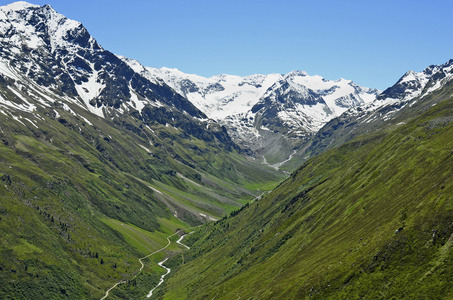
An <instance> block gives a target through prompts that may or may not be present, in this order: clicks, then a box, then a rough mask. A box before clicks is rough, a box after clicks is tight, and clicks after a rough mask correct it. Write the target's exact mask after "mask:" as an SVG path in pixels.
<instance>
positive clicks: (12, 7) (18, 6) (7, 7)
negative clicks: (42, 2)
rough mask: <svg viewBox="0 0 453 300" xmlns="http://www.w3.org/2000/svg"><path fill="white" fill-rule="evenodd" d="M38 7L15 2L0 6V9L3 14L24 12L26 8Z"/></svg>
mask: <svg viewBox="0 0 453 300" xmlns="http://www.w3.org/2000/svg"><path fill="white" fill-rule="evenodd" d="M38 7H40V6H39V5H35V4H31V3H28V2H25V1H17V2H13V3H11V4H7V5H4V6H0V9H1V10H3V11H5V12H8V11H19V10H24V9H28V8H38Z"/></svg>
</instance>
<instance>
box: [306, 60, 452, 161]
mask: <svg viewBox="0 0 453 300" xmlns="http://www.w3.org/2000/svg"><path fill="white" fill-rule="evenodd" d="M451 95H453V59H452V60H449V61H448V62H446V63H445V64H442V65H431V66H429V67H428V68H426V69H424V70H423V71H421V72H414V71H409V72H407V73H406V74H404V75H403V76H402V77H401V78H400V79H399V80H398V81H397V82H396V83H395V84H394V85H393V86H391V87H389V88H388V89H386V90H385V91H384V92H382V93H381V94H380V95H379V96H378V97H377V99H376V100H375V101H373V102H371V103H369V104H366V105H364V106H357V107H354V108H351V109H349V110H347V111H346V112H344V113H343V114H342V115H340V116H339V117H337V118H334V119H332V120H330V121H329V122H328V123H326V124H325V125H324V127H322V128H321V129H320V130H319V131H318V132H317V134H316V135H315V136H314V137H313V139H312V142H311V144H310V146H309V147H308V148H307V149H304V151H303V152H304V153H300V155H305V156H313V155H316V154H319V153H321V152H323V151H325V150H326V149H329V148H332V147H335V146H338V145H340V144H342V143H344V142H345V141H348V140H350V139H351V138H353V137H354V136H356V135H360V134H362V133H365V132H370V131H374V130H376V129H379V128H385V127H386V126H391V125H398V124H402V123H404V122H407V120H408V119H410V118H411V117H413V116H417V115H418V114H420V113H421V112H423V111H425V110H427V109H428V108H429V107H431V106H433V105H436V104H437V103H438V102H439V101H442V100H444V99H445V98H446V97H447V98H448V97H451Z"/></svg>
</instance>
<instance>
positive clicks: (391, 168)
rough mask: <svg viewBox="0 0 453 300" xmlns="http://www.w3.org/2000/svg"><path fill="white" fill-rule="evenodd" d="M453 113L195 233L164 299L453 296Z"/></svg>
mask: <svg viewBox="0 0 453 300" xmlns="http://www.w3.org/2000/svg"><path fill="white" fill-rule="evenodd" d="M434 96H436V95H434ZM434 96H433V97H434ZM437 96H438V95H437ZM452 121H453V98H449V99H447V100H445V101H443V102H440V103H438V104H437V105H435V106H433V107H431V108H429V109H428V110H426V111H424V112H423V113H422V114H421V115H419V116H418V117H416V118H413V119H406V120H405V121H404V122H401V120H400V123H398V125H392V126H391V127H387V128H384V129H381V130H377V131H375V132H373V133H370V134H367V135H362V136H360V137H357V138H355V139H353V140H351V141H349V142H347V143H345V144H343V145H342V146H340V147H338V148H336V149H333V150H330V151H328V152H325V153H323V154H321V155H318V156H316V157H314V158H312V159H310V160H309V161H307V162H306V163H305V164H304V165H303V166H301V167H300V168H299V169H298V170H297V171H296V172H294V173H293V174H292V175H291V177H290V178H289V179H287V180H286V181H285V182H284V183H282V184H281V185H279V186H278V187H277V188H276V189H275V190H273V191H272V192H271V193H269V194H268V195H267V196H266V197H263V198H262V199H260V200H258V201H254V202H253V203H251V204H250V205H247V207H245V208H244V209H242V210H241V211H238V212H234V213H231V214H230V215H229V216H228V217H225V218H223V219H222V220H219V221H218V222H215V223H212V224H207V225H205V226H204V227H202V228H201V229H200V230H198V231H197V233H195V234H192V235H191V236H190V237H189V238H188V239H187V241H186V242H187V243H188V244H192V249H191V250H189V251H187V252H186V253H184V260H182V258H181V256H176V257H174V258H173V261H171V262H169V264H171V265H173V266H176V265H179V266H178V268H177V271H176V272H174V273H173V274H172V275H171V276H170V278H169V279H168V281H167V282H166V284H165V285H164V287H163V288H162V289H161V290H160V291H158V292H157V294H158V298H164V299H305V298H310V299H402V298H403V299H451V298H453V288H452V285H451V282H452V280H453V270H452V268H451V265H452V263H453V251H452V249H451V247H452V244H453V176H452V174H453V173H452V170H453V156H452V155H453V153H452V149H453V139H452V137H453V122H452Z"/></svg>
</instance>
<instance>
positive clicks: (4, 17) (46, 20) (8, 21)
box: [0, 1, 94, 52]
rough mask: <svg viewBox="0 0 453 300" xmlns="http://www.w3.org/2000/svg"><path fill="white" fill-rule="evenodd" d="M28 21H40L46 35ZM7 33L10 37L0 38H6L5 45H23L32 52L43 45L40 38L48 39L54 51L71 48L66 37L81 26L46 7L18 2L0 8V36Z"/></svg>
mask: <svg viewBox="0 0 453 300" xmlns="http://www.w3.org/2000/svg"><path fill="white" fill-rule="evenodd" d="M42 16H44V17H42ZM32 19H33V20H34V22H36V19H38V20H39V19H41V20H42V21H41V22H42V23H43V24H45V25H46V26H45V27H44V28H45V29H46V32H45V33H43V32H40V31H38V30H37V29H36V27H35V26H33V25H31V24H30V20H32ZM9 30H14V31H13V32H14V34H13V35H12V36H6V37H3V38H0V41H1V40H4V39H6V40H5V41H6V42H8V43H10V44H13V45H14V46H16V47H18V48H19V49H20V48H21V47H22V45H24V44H26V45H27V46H28V47H29V48H32V49H36V48H37V47H39V46H41V45H45V41H44V39H45V38H47V37H48V38H49V39H50V44H51V49H52V52H53V51H54V50H55V49H57V48H65V49H67V50H71V48H73V47H74V46H75V45H74V44H73V43H71V41H67V40H66V38H67V37H68V34H70V33H77V32H79V31H80V30H82V24H81V23H80V22H77V21H74V20H70V19H68V18H66V17H65V16H63V15H61V14H59V13H57V12H56V11H55V10H54V9H53V8H52V7H51V6H50V5H44V6H39V5H34V4H29V3H27V2H22V1H21V2H15V3H12V4H9V5H6V6H1V7H0V34H3V35H4V34H6V33H7V32H9ZM44 35H47V37H45V36H44ZM91 39H93V38H91ZM93 40H94V39H93ZM73 52H74V51H73Z"/></svg>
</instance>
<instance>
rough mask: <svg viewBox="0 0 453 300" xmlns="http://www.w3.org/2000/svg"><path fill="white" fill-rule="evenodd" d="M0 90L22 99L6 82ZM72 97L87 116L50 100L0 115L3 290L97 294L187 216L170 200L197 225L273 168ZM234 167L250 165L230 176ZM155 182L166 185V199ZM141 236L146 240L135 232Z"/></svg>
mask: <svg viewBox="0 0 453 300" xmlns="http://www.w3.org/2000/svg"><path fill="white" fill-rule="evenodd" d="M13 88H14V87H13ZM16 92H17V93H21V92H23V91H20V90H17V91H16ZM0 93H1V94H2V97H3V98H5V99H8V98H11V99H14V101H19V102H20V101H21V100H20V99H17V97H16V98H14V97H15V96H14V95H12V94H13V93H11V91H10V89H9V88H5V87H3V86H0ZM23 97H28V96H27V92H23ZM30 101H31V100H30ZM69 106H70V107H71V109H72V110H73V111H75V112H77V113H80V114H81V115H82V116H84V117H78V116H75V115H74V114H73V113H72V112H69V111H68V107H67V106H66V107H63V106H61V105H59V104H58V103H57V102H56V103H54V104H53V105H52V106H51V107H49V108H42V107H38V108H37V110H38V111H37V112H36V113H37V114H39V115H40V116H39V117H36V116H34V115H31V114H28V113H25V112H19V111H18V112H16V113H15V115H14V117H11V115H10V114H9V113H8V112H3V114H4V115H2V118H1V119H0V128H1V130H0V141H1V143H0V298H8V297H12V298H23V299H44V298H60V297H64V298H69V299H82V298H100V297H102V296H103V294H104V293H105V290H106V289H107V288H109V287H110V286H112V285H113V283H115V282H117V281H118V280H124V279H126V280H127V279H131V278H132V277H133V276H134V275H135V274H136V271H137V270H138V269H139V268H140V263H139V262H138V258H139V257H143V256H144V252H145V250H153V251H154V250H157V249H160V248H161V246H162V244H163V243H165V242H166V238H165V236H166V235H168V234H170V232H171V231H174V230H176V229H177V228H184V227H187V225H183V224H184V223H183V222H180V221H177V220H176V219H175V218H174V217H173V215H174V212H175V211H176V212H177V213H178V217H179V218H182V219H184V220H185V221H186V222H187V223H190V224H192V225H193V224H200V223H202V222H203V221H204V218H203V217H201V216H200V215H199V212H202V213H205V214H209V215H212V216H214V217H221V216H223V215H224V214H225V213H228V212H229V211H231V210H234V209H237V207H240V206H241V205H242V204H243V203H245V202H246V201H249V200H250V199H253V198H254V197H255V195H258V194H259V193H261V191H257V190H251V189H247V188H244V186H246V185H247V184H249V183H250V182H252V180H253V178H252V177H251V176H252V175H253V173H256V175H255V178H258V181H260V182H261V183H262V184H263V185H264V184H268V183H269V182H272V181H276V180H279V178H281V177H279V175H278V174H277V173H275V172H272V171H266V170H264V169H261V168H257V167H256V166H254V165H252V164H250V163H249V162H248V161H247V160H246V159H245V158H244V157H242V156H241V155H240V154H238V153H235V152H234V151H233V152H228V151H224V150H222V149H220V148H218V147H216V146H215V145H214V144H209V143H207V142H205V141H202V140H198V139H195V138H191V137H190V136H187V135H184V134H182V133H181V132H179V133H177V132H176V130H175V129H174V128H171V127H166V126H160V125H156V126H155V127H154V129H153V130H151V129H149V128H147V127H145V126H143V124H140V123H139V122H138V121H136V120H134V119H132V118H128V117H127V116H125V117H124V120H112V121H110V120H103V119H99V118H97V117H95V116H93V115H90V114H87V113H86V112H84V111H83V110H82V109H80V108H79V107H78V106H76V105H70V104H69ZM55 111H57V112H58V114H55ZM125 123H128V125H127V126H126V125H125ZM170 137H173V139H171V138H170ZM193 144H196V145H197V148H196V149H195V148H191V147H190V146H189V145H193ZM240 168H242V169H243V170H245V171H247V172H245V171H244V172H240V173H241V174H242V176H241V177H233V174H236V173H237V170H238V169H240ZM154 186H155V187H156V188H154V189H153V188H152V187H154ZM160 188H162V193H163V192H164V191H165V189H168V190H171V191H172V194H171V195H168V196H167V198H165V199H162V198H161V196H160V195H161V194H160V193H159V192H158V190H159V189H160ZM173 195H177V196H173ZM182 199H184V201H186V203H187V205H185V204H184V203H183V202H182ZM169 201H171V205H169V206H170V208H171V210H170V209H169V208H168V207H167V204H168V202H169ZM194 202H197V203H199V205H198V206H195V205H194V204H193V203H194ZM186 206H187V207H189V208H190V209H186ZM105 220H110V221H107V222H105ZM119 222H122V223H123V224H126V226H128V227H127V228H128V229H130V231H129V233H128V232H127V231H122V230H119V228H118V227H117V226H116V225H117V224H118V223H119ZM144 230H146V231H147V232H148V233H145V232H144ZM140 235H144V236H148V239H149V240H151V239H152V242H149V243H147V242H143V240H142V241H141V242H139V243H137V242H134V241H132V239H131V238H133V237H137V236H140ZM170 250H171V249H170ZM173 250H175V251H176V250H178V248H176V249H173ZM178 251H179V250H178ZM158 272H162V270H161V268H159V267H157V266H153V267H146V268H145V269H144V274H143V275H142V276H141V277H140V278H137V280H135V281H134V282H132V283H130V284H128V286H127V287H125V288H122V289H120V291H119V295H118V297H120V298H121V297H122V298H124V297H126V298H128V297H132V296H135V295H142V294H146V293H147V290H148V287H149V286H152V285H153V284H154V283H157V282H158V281H159V274H158ZM112 297H114V295H113V296H112Z"/></svg>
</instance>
